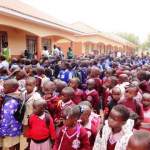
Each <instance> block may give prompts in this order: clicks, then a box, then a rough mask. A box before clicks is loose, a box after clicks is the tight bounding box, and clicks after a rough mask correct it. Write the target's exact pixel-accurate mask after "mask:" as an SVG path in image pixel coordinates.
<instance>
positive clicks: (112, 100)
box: [105, 87, 121, 118]
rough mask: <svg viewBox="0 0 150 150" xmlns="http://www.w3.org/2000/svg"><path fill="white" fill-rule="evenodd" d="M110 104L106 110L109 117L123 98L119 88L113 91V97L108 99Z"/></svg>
mask: <svg viewBox="0 0 150 150" xmlns="http://www.w3.org/2000/svg"><path fill="white" fill-rule="evenodd" d="M108 98H109V100H108V104H107V107H106V108H105V115H106V116H108V115H109V113H110V111H111V110H112V108H113V107H114V106H116V105H117V104H118V102H119V101H120V98H121V90H120V88H118V87H114V88H113V89H112V91H111V96H110V97H108ZM106 118H107V117H106Z"/></svg>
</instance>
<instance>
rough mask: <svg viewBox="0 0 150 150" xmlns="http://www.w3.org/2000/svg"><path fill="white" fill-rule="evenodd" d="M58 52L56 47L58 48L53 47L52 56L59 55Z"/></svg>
mask: <svg viewBox="0 0 150 150" xmlns="http://www.w3.org/2000/svg"><path fill="white" fill-rule="evenodd" d="M59 54H60V51H59V49H58V48H55V49H54V50H53V55H54V56H59Z"/></svg>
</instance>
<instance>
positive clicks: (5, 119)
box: [0, 79, 22, 150]
mask: <svg viewBox="0 0 150 150" xmlns="http://www.w3.org/2000/svg"><path fill="white" fill-rule="evenodd" d="M18 88H19V84H18V82H17V80H15V79H9V80H6V81H5V82H4V93H5V96H4V97H3V99H4V102H3V106H2V110H1V114H0V118H1V120H0V137H2V138H3V139H2V143H3V144H2V147H3V148H4V149H5V148H8V149H9V150H19V136H20V135H21V127H22V125H21V123H20V122H19V121H18V120H17V118H16V115H15V114H16V112H17V110H18V108H19V107H20V104H21V100H20V96H19V93H18Z"/></svg>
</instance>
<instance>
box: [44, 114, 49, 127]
mask: <svg viewBox="0 0 150 150" xmlns="http://www.w3.org/2000/svg"><path fill="white" fill-rule="evenodd" d="M45 123H46V127H47V128H48V129H49V126H50V114H49V113H48V112H45Z"/></svg>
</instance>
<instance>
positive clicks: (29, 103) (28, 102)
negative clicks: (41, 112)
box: [20, 77, 41, 150]
mask: <svg viewBox="0 0 150 150" xmlns="http://www.w3.org/2000/svg"><path fill="white" fill-rule="evenodd" d="M23 99H24V102H25V107H26V110H25V114H24V118H23V122H22V124H23V133H24V134H25V133H26V129H27V127H28V119H29V117H30V115H31V114H32V113H33V103H34V101H35V100H40V99H41V96H40V94H39V93H37V92H36V79H35V78H34V77H28V78H27V79H26V90H25V92H24V93H23ZM27 146H28V143H27V139H26V137H24V136H23V135H22V136H21V137H20V149H21V150H23V149H25V148H26V147H27Z"/></svg>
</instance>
